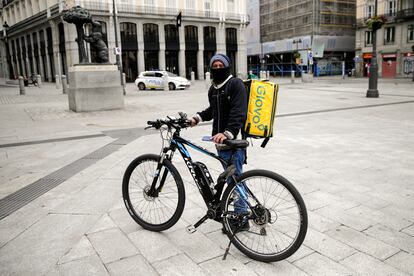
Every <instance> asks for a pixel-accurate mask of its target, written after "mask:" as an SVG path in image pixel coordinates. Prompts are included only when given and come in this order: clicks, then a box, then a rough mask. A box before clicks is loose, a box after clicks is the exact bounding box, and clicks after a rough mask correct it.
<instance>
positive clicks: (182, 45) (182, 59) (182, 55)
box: [178, 25, 186, 78]
mask: <svg viewBox="0 0 414 276" xmlns="http://www.w3.org/2000/svg"><path fill="white" fill-rule="evenodd" d="M178 30H179V36H180V51H179V52H178V67H179V74H180V76H181V77H183V78H185V77H186V74H185V73H186V68H185V33H184V25H181V27H180V28H179V29H178Z"/></svg>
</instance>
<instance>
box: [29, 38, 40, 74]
mask: <svg viewBox="0 0 414 276" xmlns="http://www.w3.org/2000/svg"><path fill="white" fill-rule="evenodd" d="M30 44H31V45H32V61H33V74H34V75H36V76H37V75H38V74H39V72H37V63H36V58H35V54H34V53H35V51H34V43H33V35H32V34H30Z"/></svg>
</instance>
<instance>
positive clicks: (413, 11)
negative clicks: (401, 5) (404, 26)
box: [397, 8, 414, 19]
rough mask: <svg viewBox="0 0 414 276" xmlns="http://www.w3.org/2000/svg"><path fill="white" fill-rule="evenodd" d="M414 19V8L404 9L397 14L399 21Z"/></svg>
mask: <svg viewBox="0 0 414 276" xmlns="http://www.w3.org/2000/svg"><path fill="white" fill-rule="evenodd" d="M412 17H414V8H410V9H404V10H401V11H398V12H397V18H398V19H400V18H401V19H402V18H404V19H405V18H412Z"/></svg>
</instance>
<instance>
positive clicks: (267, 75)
mask: <svg viewBox="0 0 414 276" xmlns="http://www.w3.org/2000/svg"><path fill="white" fill-rule="evenodd" d="M269 77H270V72H269V71H266V79H267V80H268V79H269Z"/></svg>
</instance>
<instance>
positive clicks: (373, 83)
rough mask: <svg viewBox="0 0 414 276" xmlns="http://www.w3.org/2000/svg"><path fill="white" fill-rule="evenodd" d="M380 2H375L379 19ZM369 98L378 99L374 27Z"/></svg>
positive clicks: (373, 29)
mask: <svg viewBox="0 0 414 276" xmlns="http://www.w3.org/2000/svg"><path fill="white" fill-rule="evenodd" d="M377 7H378V0H375V6H374V16H375V17H377ZM369 73H370V76H369V80H368V90H367V98H378V97H379V93H378V63H377V28H376V26H373V27H372V58H371V66H370V67H369Z"/></svg>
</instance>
